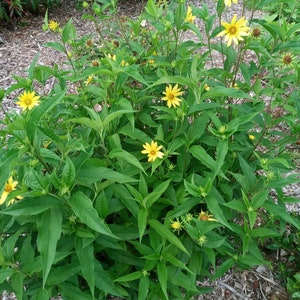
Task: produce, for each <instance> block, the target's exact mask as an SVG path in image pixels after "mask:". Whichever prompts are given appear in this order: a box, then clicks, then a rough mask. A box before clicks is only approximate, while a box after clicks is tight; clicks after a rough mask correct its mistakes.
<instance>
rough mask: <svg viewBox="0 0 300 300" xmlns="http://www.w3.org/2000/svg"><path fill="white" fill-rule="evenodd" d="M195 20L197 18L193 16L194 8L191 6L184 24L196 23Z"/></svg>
mask: <svg viewBox="0 0 300 300" xmlns="http://www.w3.org/2000/svg"><path fill="white" fill-rule="evenodd" d="M195 19H196V17H195V16H193V13H192V8H191V7H190V6H188V9H187V12H186V17H185V19H184V22H186V23H194V21H195Z"/></svg>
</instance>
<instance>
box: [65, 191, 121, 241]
mask: <svg viewBox="0 0 300 300" xmlns="http://www.w3.org/2000/svg"><path fill="white" fill-rule="evenodd" d="M69 203H70V205H71V207H72V209H73V212H74V214H75V215H76V216H77V217H78V218H79V219H80V221H81V222H82V223H84V224H86V225H87V226H88V227H90V228H91V229H93V230H95V231H97V232H99V233H102V234H104V235H108V236H110V237H112V238H117V237H116V236H115V235H114V234H113V233H112V232H111V230H110V229H109V227H108V226H107V225H106V224H105V222H104V220H102V219H100V217H99V215H98V213H97V210H96V209H95V208H94V207H93V203H92V201H91V199H90V198H88V197H87V196H86V195H85V194H84V193H83V192H81V191H78V192H77V193H75V194H74V195H73V196H72V197H71V198H70V200H69Z"/></svg>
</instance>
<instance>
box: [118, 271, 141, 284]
mask: <svg viewBox="0 0 300 300" xmlns="http://www.w3.org/2000/svg"><path fill="white" fill-rule="evenodd" d="M142 276H143V273H142V272H141V271H136V272H133V273H130V274H127V275H124V276H121V277H119V278H117V279H115V281H117V282H128V281H134V280H137V279H139V278H141V277H142Z"/></svg>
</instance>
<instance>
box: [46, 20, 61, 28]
mask: <svg viewBox="0 0 300 300" xmlns="http://www.w3.org/2000/svg"><path fill="white" fill-rule="evenodd" d="M48 27H49V29H50V30H52V31H57V30H58V29H59V23H57V22H56V21H54V20H50V21H49V23H48Z"/></svg>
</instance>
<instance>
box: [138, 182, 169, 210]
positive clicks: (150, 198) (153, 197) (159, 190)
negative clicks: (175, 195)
mask: <svg viewBox="0 0 300 300" xmlns="http://www.w3.org/2000/svg"><path fill="white" fill-rule="evenodd" d="M170 182H171V179H168V180H166V181H165V182H163V183H161V184H160V185H158V186H157V187H156V188H155V189H154V191H153V192H151V193H150V194H148V195H147V196H146V197H145V198H144V199H143V204H144V205H145V207H147V208H150V207H151V206H152V205H153V204H154V203H155V202H156V201H157V200H158V199H159V198H160V197H161V195H162V194H163V193H164V192H165V191H166V189H167V188H168V187H169V184H170Z"/></svg>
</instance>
